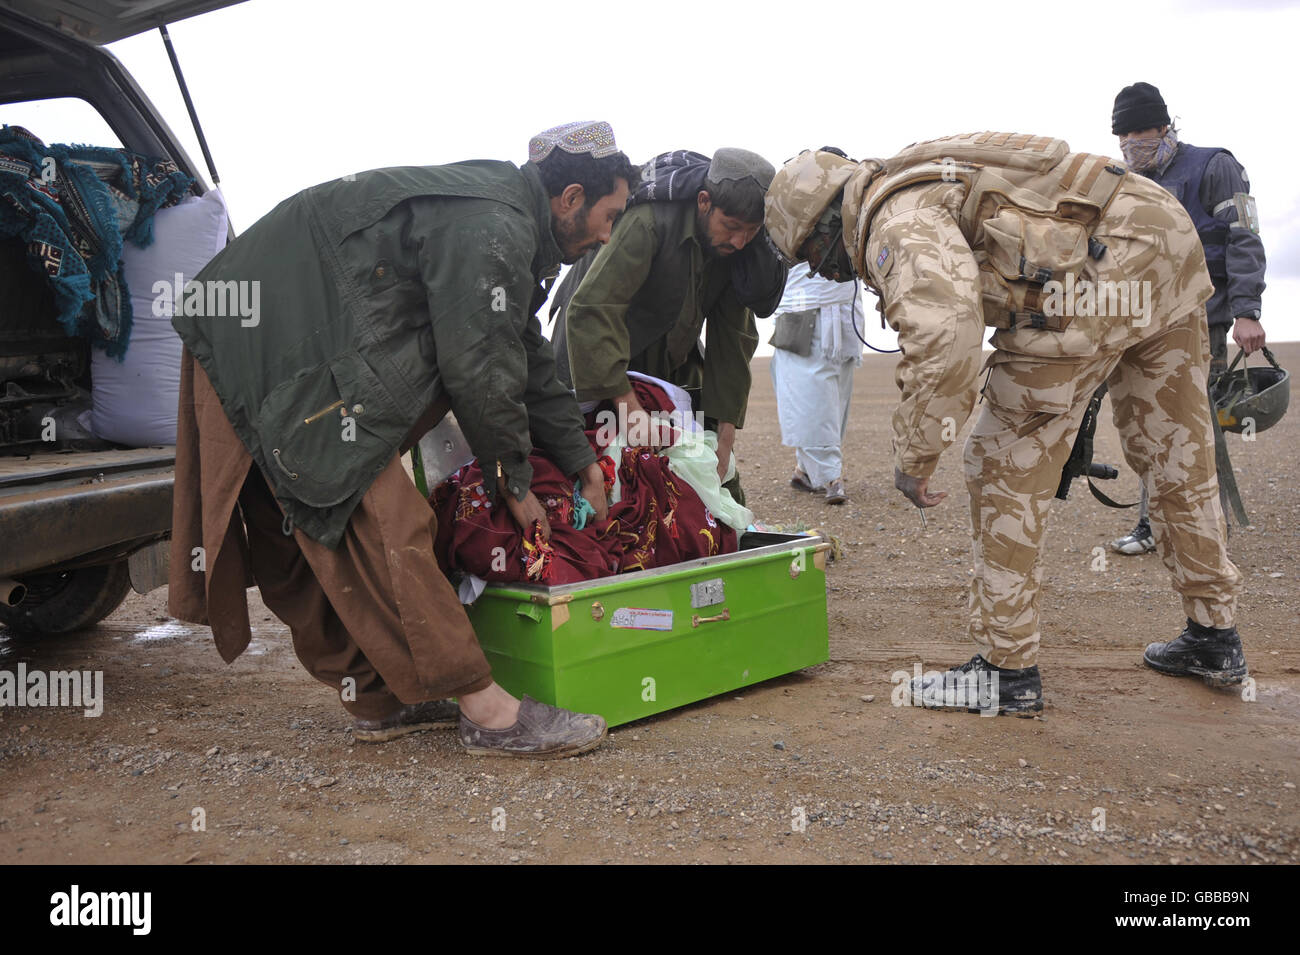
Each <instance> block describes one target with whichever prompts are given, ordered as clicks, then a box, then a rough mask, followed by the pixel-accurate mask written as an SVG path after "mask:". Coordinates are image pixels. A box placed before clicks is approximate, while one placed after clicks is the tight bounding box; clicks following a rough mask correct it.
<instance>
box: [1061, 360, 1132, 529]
mask: <svg viewBox="0 0 1300 955" xmlns="http://www.w3.org/2000/svg"><path fill="white" fill-rule="evenodd" d="M1107 388H1108V386H1107V385H1106V384H1105V383H1104V382H1103V383H1102V386H1101V387H1100V388H1098V389H1097V390H1096V391H1094V392H1093V393H1092V400H1091V401H1089V402H1088V410H1087V411H1085V412H1084V414H1083V421H1082V422H1081V423H1080V425H1079V434H1078V435H1077V436H1076V437H1075V439H1074V447H1073V448H1071V449H1070V457H1069V459H1068V460H1067V461H1066V462H1065V467H1063V468H1061V483H1060V484H1059V485H1057V488H1056V496H1057V498H1059V499H1060V500H1062V501H1064V500H1065V499H1066V498H1068V497H1069V496H1070V484H1071V482H1073V481H1074V479H1075V478H1077V477H1082V478H1087V479H1088V490H1090V491H1091V492H1092V496H1093V497H1095V498H1096V499H1097V500H1099V501H1101V503H1103V504H1105V505H1106V506H1107V507H1118V508H1125V507H1132V506H1133V505H1132V504H1117V503H1115V502H1114V501H1112V500H1111V499H1110V498H1108V497H1107V496H1106V495H1105V494H1103V493H1101V491H1099V490H1097V486H1096V485H1095V484H1093V483H1092V479H1093V478H1096V479H1098V480H1100V481H1113V480H1114V479H1115V478H1117V477H1119V471H1117V470H1116V469H1115V468H1113V467H1111V466H1110V465H1109V464H1095V463H1094V462H1093V460H1092V439H1093V436H1094V435H1095V434H1096V433H1097V415H1098V414H1100V413H1101V399H1102V398H1105V397H1106V391H1107Z"/></svg>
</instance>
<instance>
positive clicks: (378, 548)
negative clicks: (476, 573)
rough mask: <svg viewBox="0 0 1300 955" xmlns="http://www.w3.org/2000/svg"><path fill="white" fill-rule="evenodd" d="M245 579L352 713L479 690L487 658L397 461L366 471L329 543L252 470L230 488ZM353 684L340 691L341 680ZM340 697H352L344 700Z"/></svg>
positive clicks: (377, 713)
mask: <svg viewBox="0 0 1300 955" xmlns="http://www.w3.org/2000/svg"><path fill="white" fill-rule="evenodd" d="M239 508H240V511H241V512H242V513H243V516H244V525H245V527H246V528H247V532H248V546H249V553H250V557H251V560H252V569H253V579H254V580H255V581H256V582H257V586H258V589H259V590H260V591H261V594H262V601H263V602H264V603H265V604H266V606H267V607H268V608H269V609H270V610H271V612H272V613H274V614H275V615H276V616H277V617H279V618H280V620H282V621H283V622H284V623H285V624H286V625H287V626H288V627H289V630H290V632H291V633H292V634H293V648H294V651H295V652H296V653H297V654H298V659H299V660H301V661H302V665H303V666H304V667H306V668H307V672H308V673H310V674H311V675H312V676H314V677H315V678H316V679H318V680H320V681H321V682H322V683H325V684H327V685H329V686H332V687H334V688H335V689H336V690H339V691H340V693H341V698H342V700H343V705H344V707H345V708H346V709H347V710H348V712H349V713H351V714H352V715H353V716H357V717H360V718H362V719H379V718H382V717H385V716H388V715H390V714H391V713H393V712H395V711H396V710H397V709H398V708H399V707H400V706H401V705H402V704H403V703H419V702H423V701H425V700H438V699H443V698H444V697H449V696H459V695H463V694H465V693H473V692H475V691H477V690H482V689H486V688H487V687H488V686H489V685H491V683H492V678H491V676H490V675H488V672H489V670H488V664H487V659H486V658H485V657H484V656H483V651H482V650H481V649H480V648H479V645H478V639H477V638H476V637H475V635H474V630H473V628H472V627H471V626H470V623H469V619H468V618H467V617H466V616H465V611H464V608H462V607H461V604H460V600H459V598H458V597H457V596H456V592H455V591H454V590H453V589H452V587H451V584H450V583H448V581H447V578H446V577H444V576H443V575H442V572H441V571H440V570H439V568H438V563H437V560H436V559H435V558H434V556H433V539H434V535H435V533H436V531H437V523H436V520H435V518H434V516H433V510H432V508H430V507H429V505H428V502H427V501H425V500H424V498H423V497H421V496H420V493H419V491H417V490H416V488H415V486H414V485H413V484H412V483H411V479H410V478H409V477H407V475H406V472H405V470H404V469H403V468H402V466H401V462H400V460H399V459H397V458H394V459H393V461H392V462H390V464H389V466H388V467H387V468H386V469H385V470H384V471H383V472H382V473H381V474H380V475H379V477H378V478H376V479H375V483H374V484H373V485H372V486H371V488H370V491H369V492H368V493H367V494H366V496H365V497H364V498H362V500H361V503H360V504H359V505H358V506H357V509H356V510H355V511H354V512H353V513H352V518H351V520H350V521H349V522H348V528H347V531H346V532H345V533H344V535H343V540H342V541H340V542H339V546H338V548H337V549H336V550H331V549H330V548H328V547H326V546H325V545H323V544H321V543H319V542H318V541H315V540H312V539H311V538H310V537H308V536H307V535H306V534H304V533H303V532H302V531H300V530H296V529H295V530H294V532H293V536H291V537H286V536H285V535H284V532H283V530H282V526H281V525H282V523H283V521H284V515H283V513H282V512H281V510H280V507H279V505H278V504H277V503H276V501H275V498H274V497H273V496H272V495H271V490H270V488H269V487H268V486H267V484H266V479H265V478H264V477H262V473H261V471H260V470H259V469H258V468H256V467H252V468H249V471H248V478H247V479H246V480H245V482H244V487H243V490H242V491H241V492H240V495H239ZM348 678H351V679H352V680H353V681H354V683H353V684H351V685H350V687H349V689H354V690H355V693H352V692H344V687H345V684H344V680H345V679H348ZM350 697H355V698H354V699H350Z"/></svg>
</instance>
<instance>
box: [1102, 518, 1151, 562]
mask: <svg viewBox="0 0 1300 955" xmlns="http://www.w3.org/2000/svg"><path fill="white" fill-rule="evenodd" d="M1110 547H1111V550H1113V551H1115V553H1117V554H1129V555H1132V554H1148V553H1150V552H1151V551H1153V550H1155V549H1156V539H1155V536H1154V535H1153V534H1152V533H1151V523H1150V522H1149V521H1138V524H1137V527H1135V528H1133V529H1132V530H1131V531H1129V532H1128V533H1127V534H1125V535H1124V536H1123V537H1120V538H1117V539H1115V540H1113V541H1111V542H1110Z"/></svg>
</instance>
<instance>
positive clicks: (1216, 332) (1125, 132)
mask: <svg viewBox="0 0 1300 955" xmlns="http://www.w3.org/2000/svg"><path fill="white" fill-rule="evenodd" d="M1111 132H1112V133H1114V134H1115V135H1116V136H1118V137H1119V148H1120V149H1121V150H1122V151H1123V153H1124V159H1125V161H1126V162H1127V163H1128V165H1129V168H1130V169H1132V170H1133V171H1134V172H1140V173H1141V174H1142V175H1144V176H1147V177H1149V178H1150V179H1152V180H1153V181H1155V182H1158V183H1159V184H1160V185H1162V186H1164V187H1165V188H1166V189H1168V190H1169V191H1170V192H1171V193H1173V194H1174V197H1175V198H1176V199H1177V200H1178V201H1179V202H1181V203H1182V204H1183V208H1184V209H1186V210H1187V214H1188V215H1189V216H1191V217H1192V222H1193V224H1194V225H1195V226H1196V234H1197V235H1198V236H1199V237H1200V240H1201V245H1202V246H1203V247H1204V249H1205V264H1206V266H1207V267H1208V268H1209V270H1210V281H1211V282H1213V283H1214V294H1213V295H1212V296H1211V297H1210V300H1209V301H1208V302H1206V303H1205V314H1206V318H1207V320H1208V321H1209V324H1210V380H1211V381H1213V380H1214V378H1215V376H1216V375H1219V374H1222V373H1223V371H1224V370H1225V369H1226V368H1227V365H1228V328H1229V326H1231V327H1232V339H1233V341H1235V342H1236V343H1237V344H1238V345H1240V346H1241V349H1242V350H1243V351H1244V352H1245V353H1246V354H1247V355H1249V354H1250V353H1251V352H1253V351H1256V350H1258V349H1260V348H1263V347H1264V344H1265V342H1264V326H1263V325H1261V324H1260V322H1259V318H1260V305H1261V302H1260V296H1261V295H1263V292H1264V243H1263V242H1262V241H1261V240H1260V237H1259V217H1258V215H1257V214H1256V211H1255V199H1254V198H1253V197H1252V196H1251V195H1250V180H1249V179H1247V178H1246V170H1245V169H1243V168H1242V167H1241V164H1240V163H1238V162H1237V160H1236V159H1235V158H1234V157H1233V155H1232V153H1230V152H1228V151H1227V150H1226V149H1218V148H1207V147H1205V146H1193V145H1191V144H1190V143H1181V142H1179V141H1178V132H1177V130H1175V129H1174V128H1173V126H1172V125H1171V122H1170V119H1169V109H1168V108H1167V107H1166V106H1165V101H1164V98H1163V97H1161V95H1160V91H1159V90H1158V89H1156V88H1155V87H1154V86H1152V85H1151V84H1150V83H1134V84H1133V85H1132V86H1126V87H1124V88H1123V89H1122V90H1120V91H1119V95H1118V96H1116V97H1115V109H1114V111H1113V112H1112V113H1111ZM1221 464H1222V465H1225V466H1226V468H1228V469H1230V468H1231V467H1232V465H1231V463H1230V462H1229V461H1228V460H1227V454H1226V448H1225V449H1224V453H1223V457H1222V458H1221ZM1219 481H1220V486H1219V491H1220V495H1221V496H1224V495H1226V494H1231V495H1234V496H1235V494H1236V481H1235V479H1233V478H1232V477H1231V475H1230V474H1228V473H1221V474H1220V475H1219ZM1237 503H1238V506H1239V503H1240V502H1237ZM1148 506H1149V504H1148V495H1147V488H1146V485H1145V484H1143V485H1142V502H1141V506H1140V508H1139V511H1138V523H1137V526H1136V527H1135V528H1133V530H1132V531H1130V532H1129V533H1128V534H1125V535H1124V536H1123V537H1121V538H1119V539H1118V540H1114V541H1111V545H1110V546H1111V547H1112V548H1113V549H1114V550H1115V551H1116V552H1118V553H1120V554H1143V553H1146V552H1147V551H1152V550H1155V549H1156V542H1155V540H1154V539H1153V537H1152V534H1151V522H1150V520H1149V517H1148ZM1225 512H1226V508H1225ZM1238 517H1240V514H1239V515H1238Z"/></svg>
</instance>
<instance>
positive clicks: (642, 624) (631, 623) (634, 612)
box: [609, 607, 673, 630]
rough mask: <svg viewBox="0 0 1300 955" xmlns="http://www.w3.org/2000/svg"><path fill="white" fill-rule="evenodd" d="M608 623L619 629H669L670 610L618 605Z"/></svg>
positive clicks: (670, 627)
mask: <svg viewBox="0 0 1300 955" xmlns="http://www.w3.org/2000/svg"><path fill="white" fill-rule="evenodd" d="M609 625H610V626H611V627H616V628H617V629H619V630H671V629H672V628H673V612H672V611H671V610H643V609H641V608H640V607H619V608H618V609H617V610H615V611H614V616H613V617H612V618H611V619H610V621H609Z"/></svg>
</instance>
